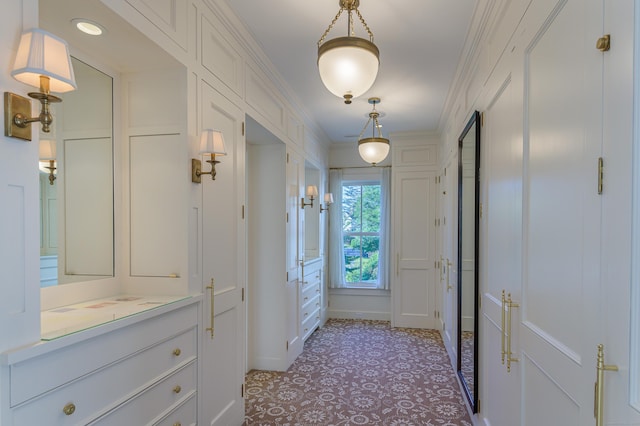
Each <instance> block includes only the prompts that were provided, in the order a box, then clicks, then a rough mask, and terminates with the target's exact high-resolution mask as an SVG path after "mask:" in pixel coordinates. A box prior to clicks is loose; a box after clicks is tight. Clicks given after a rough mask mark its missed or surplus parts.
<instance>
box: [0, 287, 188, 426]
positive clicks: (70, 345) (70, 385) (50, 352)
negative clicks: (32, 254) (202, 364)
mask: <svg viewBox="0 0 640 426" xmlns="http://www.w3.org/2000/svg"><path fill="white" fill-rule="evenodd" d="M197 300H198V299H197V298H187V299H185V300H181V301H178V302H175V303H172V304H168V305H164V306H161V307H158V308H156V309H152V310H150V311H146V312H143V313H141V314H137V315H133V316H130V317H126V318H123V319H121V320H118V321H113V322H110V323H107V324H104V325H101V326H98V327H94V328H91V329H88V330H85V331H81V332H78V333H75V334H71V335H68V336H65V337H61V338H59V339H55V340H52V341H49V342H41V343H38V344H36V345H33V346H30V347H26V348H23V349H19V350H15V351H12V352H8V353H5V354H3V359H2V375H3V382H5V383H7V384H8V387H9V389H8V391H7V395H8V398H7V400H4V401H2V404H3V407H2V414H3V418H2V419H1V420H2V421H1V423H2V425H4V426H10V425H16V426H18V425H77V424H83V425H84V424H96V425H124V424H132V425H133V424H136V425H138V424H172V425H173V424H182V425H187V424H195V418H196V404H195V401H196V399H195V397H196V389H197V370H198V364H197V358H198V338H197V336H198V333H197V320H198V304H197ZM168 422H171V423H168Z"/></svg>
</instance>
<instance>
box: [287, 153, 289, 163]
mask: <svg viewBox="0 0 640 426" xmlns="http://www.w3.org/2000/svg"><path fill="white" fill-rule="evenodd" d="M287 163H289V153H288V152H287Z"/></svg>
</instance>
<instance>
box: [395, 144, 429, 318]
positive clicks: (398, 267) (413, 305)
mask: <svg viewBox="0 0 640 426" xmlns="http://www.w3.org/2000/svg"><path fill="white" fill-rule="evenodd" d="M392 147H393V148H392V156H393V157H392V164H393V168H392V170H393V172H392V173H393V174H392V182H393V191H392V210H393V214H392V217H393V225H392V229H393V234H392V239H393V242H392V247H393V250H392V252H391V253H392V256H393V264H394V268H393V270H392V274H391V276H392V285H391V292H392V303H393V308H392V313H393V314H392V324H393V326H394V327H416V328H434V327H435V326H436V315H437V309H436V306H437V305H436V300H437V290H438V289H437V279H438V275H437V270H436V263H435V259H436V232H435V229H436V227H435V217H436V213H437V208H436V206H437V196H436V184H435V182H436V175H437V166H438V162H437V159H438V156H437V152H438V138H437V136H435V135H426V134H425V135H412V136H409V137H394V138H393V143H392Z"/></svg>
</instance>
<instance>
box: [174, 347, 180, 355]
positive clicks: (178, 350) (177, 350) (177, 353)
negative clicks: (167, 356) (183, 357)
mask: <svg viewBox="0 0 640 426" xmlns="http://www.w3.org/2000/svg"><path fill="white" fill-rule="evenodd" d="M181 353H182V351H181V350H180V348H175V349H174V350H173V354H174V355H175V356H180V354H181Z"/></svg>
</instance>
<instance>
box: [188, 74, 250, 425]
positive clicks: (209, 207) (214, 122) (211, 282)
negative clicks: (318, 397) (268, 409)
mask: <svg viewBox="0 0 640 426" xmlns="http://www.w3.org/2000/svg"><path fill="white" fill-rule="evenodd" d="M201 92H202V126H203V127H213V128H215V129H218V130H221V131H222V132H223V134H224V139H225V145H226V150H227V155H225V156H223V157H221V158H220V163H219V164H217V166H216V171H217V175H216V179H215V181H212V180H211V177H210V176H208V175H204V176H202V183H201V184H200V185H202V280H203V293H204V295H205V297H204V302H203V309H202V322H201V324H202V327H201V330H200V332H201V333H200V339H201V341H202V348H201V349H202V352H201V354H202V356H201V357H200V358H199V363H200V367H201V370H200V371H201V376H200V377H199V379H198V381H199V384H200V386H199V389H200V393H199V396H200V404H199V409H198V411H199V413H200V419H201V421H200V423H199V424H203V425H215V426H229V425H240V424H242V421H243V419H244V399H243V384H244V373H245V366H244V360H245V353H244V345H245V335H246V325H245V312H244V302H243V287H244V286H245V279H246V275H245V269H246V261H245V247H244V243H243V242H244V241H245V230H244V219H243V218H242V205H243V202H244V155H245V148H244V146H245V145H244V136H242V130H241V128H242V121H243V119H244V115H243V114H242V111H240V110H239V109H238V108H237V107H236V106H235V105H233V104H232V103H231V102H229V101H228V100H226V98H224V97H223V96H221V95H220V94H219V93H218V92H216V91H215V90H214V89H213V88H211V87H210V86H208V85H207V84H205V83H202V91H201ZM203 164H204V165H203V169H206V171H208V170H209V164H207V163H203Z"/></svg>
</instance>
